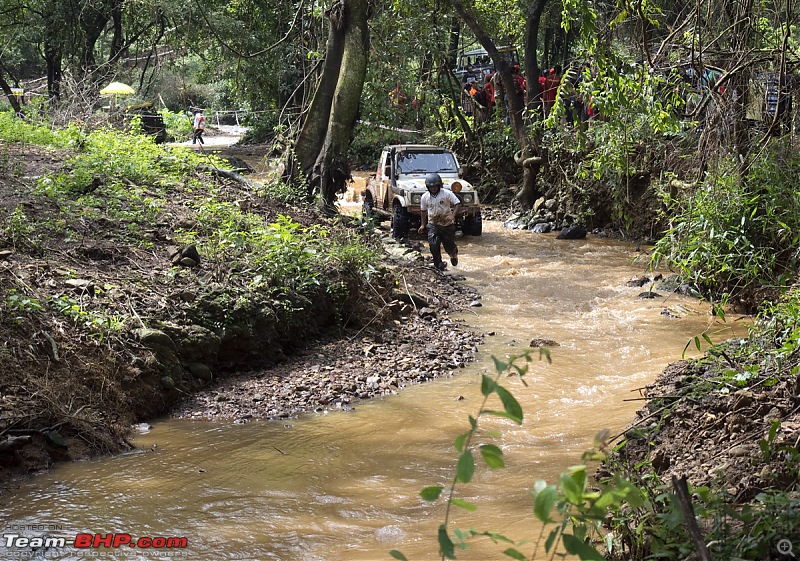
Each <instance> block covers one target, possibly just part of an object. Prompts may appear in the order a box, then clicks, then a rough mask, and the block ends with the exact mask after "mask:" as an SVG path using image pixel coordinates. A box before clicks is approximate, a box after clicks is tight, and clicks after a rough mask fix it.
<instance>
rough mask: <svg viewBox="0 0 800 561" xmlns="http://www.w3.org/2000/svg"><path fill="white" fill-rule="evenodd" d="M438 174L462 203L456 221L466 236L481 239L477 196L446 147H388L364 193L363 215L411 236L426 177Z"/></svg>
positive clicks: (416, 224)
mask: <svg viewBox="0 0 800 561" xmlns="http://www.w3.org/2000/svg"><path fill="white" fill-rule="evenodd" d="M432 172H435V173H438V174H439V176H440V177H441V178H442V183H443V184H444V188H445V189H450V190H451V191H453V193H455V194H456V196H457V197H458V198H459V200H460V201H461V206H462V211H461V216H460V217H459V218H458V220H457V221H456V227H457V228H460V229H461V231H462V233H463V234H464V235H468V236H480V235H481V233H482V231H483V225H482V221H481V209H480V201H479V200H478V193H477V192H475V189H474V188H473V187H472V185H470V184H469V182H467V181H465V180H463V179H461V177H460V174H459V167H458V160H457V159H456V156H455V154H453V152H452V151H451V150H448V149H447V148H441V147H439V146H429V145H424V144H395V145H391V146H385V147H384V148H383V151H382V152H381V158H380V161H379V162H378V170H377V172H376V173H374V174H373V175H372V176H371V177H370V178H369V179H368V180H367V185H366V189H365V190H364V192H363V193H362V197H363V201H364V203H363V213H364V217H365V218H368V219H376V220H379V221H380V220H385V219H387V218H391V220H392V236H394V237H395V238H397V239H401V238H405V237H408V232H409V230H410V229H411V228H418V227H419V225H420V209H419V203H420V201H421V200H422V195H423V194H424V193H425V192H426V188H425V175H427V174H428V173H432Z"/></svg>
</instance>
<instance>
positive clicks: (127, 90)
mask: <svg viewBox="0 0 800 561" xmlns="http://www.w3.org/2000/svg"><path fill="white" fill-rule="evenodd" d="M100 93H101V94H111V103H109V105H108V108H109V110H113V109H114V107H115V106H116V105H117V96H118V95H130V94H134V93H136V91H135V90H134V89H133V88H132V87H130V86H129V85H128V84H123V83H122V82H111V83H110V84H109V85H107V86H106V87H105V88H103V89H102V90H100Z"/></svg>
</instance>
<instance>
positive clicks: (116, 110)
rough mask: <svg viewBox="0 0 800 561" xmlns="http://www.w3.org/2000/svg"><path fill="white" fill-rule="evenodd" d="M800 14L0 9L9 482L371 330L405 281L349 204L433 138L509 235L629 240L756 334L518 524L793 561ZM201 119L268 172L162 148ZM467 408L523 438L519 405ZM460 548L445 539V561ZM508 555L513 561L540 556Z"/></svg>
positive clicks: (451, 3) (544, 489)
mask: <svg viewBox="0 0 800 561" xmlns="http://www.w3.org/2000/svg"><path fill="white" fill-rule="evenodd" d="M799 17H800V7H798V6H797V5H796V3H794V2H792V1H791V0H785V1H780V2H778V1H776V2H753V1H752V0H740V1H736V2H730V1H721V0H719V1H718V0H705V1H697V2H693V3H688V2H675V1H665V0H638V1H635V2H629V1H626V0H620V1H615V2H610V1H597V2H582V1H578V0H500V1H491V2H488V1H482V0H422V1H420V2H413V3H412V2H399V1H390V0H336V1H332V2H328V1H325V2H321V1H317V0H310V1H302V0H300V1H291V2H276V1H271V0H265V1H262V2H252V1H249V0H242V1H237V2H218V1H215V0H194V1H192V2H190V3H186V2H171V1H169V0H141V1H139V2H127V1H125V0H49V1H47V2H44V1H38V0H13V1H12V0H0V29H2V33H0V89H2V92H3V94H4V98H3V99H2V101H0V110H2V113H0V172H2V173H1V174H0V175H2V177H0V189H1V190H0V265H2V269H0V310H1V311H2V315H0V331H1V332H2V337H0V341H2V343H0V361H2V363H1V364H0V371H2V374H0V392H1V393H2V396H0V399H1V400H2V402H1V403H0V411H1V412H2V417H1V418H0V437H2V438H3V440H2V441H0V463H1V464H2V468H3V476H4V480H7V479H8V478H9V477H11V476H13V475H19V474H23V473H28V472H31V471H35V470H38V469H42V468H44V467H46V466H47V465H49V464H50V463H52V462H53V461H57V460H60V459H74V458H77V457H84V456H86V455H92V454H99V453H107V452H118V451H119V450H121V449H124V448H125V447H126V443H125V438H126V433H127V431H128V428H129V426H130V424H131V423H132V422H135V421H138V420H142V419H146V418H148V416H151V415H156V414H159V413H163V412H164V411H165V410H166V409H167V408H168V406H169V405H170V404H171V403H174V402H175V401H176V400H177V399H178V398H180V396H181V395H182V394H186V393H187V392H191V391H192V390H193V389H194V388H197V387H200V386H202V385H203V384H204V383H206V382H208V381H209V379H210V376H211V370H210V368H209V365H212V366H213V368H214V369H217V370H220V371H223V370H226V369H227V370H233V369H235V368H237V367H244V366H250V365H252V364H255V363H258V364H265V363H274V362H280V361H282V360H285V358H286V354H290V353H291V352H292V351H294V350H296V347H297V346H298V344H299V343H298V342H299V341H304V340H306V339H308V340H310V339H311V337H312V336H319V335H320V334H325V335H328V336H335V335H336V334H337V333H340V332H341V331H342V330H344V329H361V328H364V327H365V325H364V323H365V322H364V320H363V318H364V317H366V315H368V313H369V314H373V315H374V314H377V312H376V309H382V308H381V305H379V304H376V303H375V301H373V300H370V299H364V298H362V296H361V295H363V294H364V293H370V294H373V295H377V296H379V297H380V298H381V299H389V295H390V293H391V289H392V287H393V286H395V285H396V284H397V274H398V273H397V270H396V269H394V268H392V267H386V266H385V265H384V264H382V263H381V260H382V257H381V255H382V253H381V252H382V251H383V250H382V247H381V243H379V240H378V239H377V238H376V237H375V234H374V231H373V229H372V228H371V227H370V224H369V221H367V220H359V219H358V217H356V218H351V217H341V216H337V215H336V201H337V196H338V195H339V194H340V193H342V192H343V191H345V190H346V188H347V185H348V181H349V179H350V176H351V172H352V171H353V170H369V169H374V166H375V163H376V161H377V158H378V155H379V153H380V150H381V148H382V147H383V146H384V145H388V144H395V143H430V144H436V145H442V146H446V147H448V148H451V149H453V150H454V151H455V152H456V153H457V154H458V156H459V158H460V162H461V165H462V167H463V173H464V176H465V177H466V178H468V179H469V180H470V181H472V182H473V183H474V184H475V185H477V186H478V190H479V193H480V196H481V201H482V203H483V204H484V205H488V207H491V208H492V210H491V212H492V216H497V217H499V218H500V219H502V220H504V221H506V224H507V226H508V227H512V228H525V229H535V228H537V226H538V227H541V225H543V224H546V225H547V227H548V228H555V229H560V228H564V227H567V226H571V225H576V224H577V225H582V226H584V227H586V228H587V229H588V230H589V231H590V232H594V233H602V234H604V235H614V236H619V237H622V238H627V239H630V240H634V241H637V242H639V243H641V244H642V246H646V247H647V248H648V255H649V259H650V262H651V263H652V265H653V266H654V267H655V266H656V265H661V266H667V267H669V268H670V269H671V270H672V271H674V272H675V273H676V274H677V275H678V276H679V282H678V283H677V284H676V286H677V287H678V289H679V290H683V291H686V292H689V293H692V294H695V295H697V296H698V297H702V298H704V299H706V300H707V301H708V303H709V309H710V310H711V311H712V313H714V314H716V315H722V316H724V314H725V312H726V310H729V309H730V308H731V307H734V308H735V309H737V310H739V311H746V312H750V313H753V314H756V316H757V318H758V320H757V321H756V322H755V324H754V325H753V326H752V328H751V329H750V335H749V337H748V338H746V339H742V340H739V341H736V342H725V343H723V342H721V341H715V340H714V339H713V334H710V333H701V334H698V335H697V337H696V338H694V340H693V341H691V342H690V344H692V345H695V346H696V347H697V348H698V349H700V348H701V347H702V348H705V347H708V348H709V352H708V354H707V356H706V357H705V358H704V359H702V360H700V361H685V362H681V363H679V364H677V365H673V366H672V367H671V368H670V369H668V371H667V372H666V373H665V375H664V376H663V377H662V379H661V380H660V381H659V382H658V383H657V384H656V385H655V386H654V387H653V388H651V390H650V393H649V397H650V398H651V400H650V401H649V402H648V405H647V406H646V407H645V409H643V410H642V413H641V414H640V417H639V418H638V419H637V420H636V421H635V423H634V425H632V427H631V429H630V430H629V431H628V432H627V433H625V434H624V435H621V436H622V438H621V439H618V440H615V441H612V442H609V441H605V440H603V439H602V438H601V439H600V441H599V442H598V450H597V451H596V453H595V454H593V455H591V456H590V457H587V462H590V461H595V460H597V459H602V460H603V464H602V467H601V469H600V471H599V472H598V474H597V479H596V480H594V479H592V478H591V477H590V476H589V475H587V474H588V473H589V471H590V470H589V469H588V468H586V467H585V466H584V467H580V468H576V469H574V470H572V471H571V472H569V473H565V474H564V475H563V476H562V478H561V480H560V481H559V482H558V483H557V484H553V485H546V484H542V485H538V486H537V488H536V491H535V495H536V509H535V514H536V516H537V517H539V518H540V519H541V520H542V521H544V522H547V523H554V522H555V521H556V520H557V522H558V523H556V524H555V525H554V529H553V530H552V533H551V534H550V537H549V542H548V548H551V547H552V551H554V552H555V551H556V550H557V549H558V548H559V547H563V548H564V550H565V551H567V552H568V553H571V554H573V555H577V556H578V557H580V558H581V559H603V558H610V559H652V558H669V559H711V558H717V559H735V558H741V559H773V558H775V559H777V558H784V557H786V556H787V555H789V554H791V547H789V550H788V551H787V550H786V543H789V544H790V546H791V544H794V546H795V547H800V530H798V527H800V525H798V521H800V496H798V475H800V448H799V445H798V443H800V419H798V410H799V409H800V404H798V400H799V399H800V381H799V380H800V379H799V378H798V364H799V362H798V345H799V344H800V343H799V341H800V336H798V331H797V321H798V315H800V303H799V302H798V290H797V274H798V265H799V261H798V260H799V258H800V200H799V198H798V194H797V185H798V179H799V178H800V151H798V134H800V119H798V116H797V112H796V110H795V101H794V99H795V97H797V95H798V92H799V91H800V73H798V64H800V50H799V49H800V47H798V43H797V39H796V33H797V21H798V18H799ZM112 82H120V83H123V84H125V85H128V86H130V88H129V90H130V91H132V92H133V93H129V91H128V90H126V89H124V88H123V89H119V90H116V93H113V91H114V90H109V89H107V88H108V87H109V84H111V83H112ZM511 84H514V87H511V86H510V85H511ZM504 85H506V87H504ZM104 91H105V92H108V93H102V92H104ZM198 111H202V112H204V114H205V117H206V120H207V121H206V122H207V129H208V130H210V131H213V130H214V129H215V128H219V127H224V126H241V127H246V129H247V133H246V136H245V138H244V139H243V140H242V144H248V143H249V144H254V145H258V146H260V147H261V149H262V153H263V154H264V155H265V157H266V158H267V159H268V160H269V161H270V162H271V168H272V169H274V170H276V173H275V174H274V176H273V177H272V178H271V179H270V181H269V182H268V183H267V184H258V185H257V186H254V185H253V184H252V183H250V182H248V180H246V179H244V178H243V177H242V176H241V175H239V172H242V171H243V169H242V168H241V166H240V164H241V162H236V161H233V160H223V159H217V158H215V157H213V156H209V155H208V154H205V153H204V152H202V151H193V150H191V149H190V148H187V147H184V148H182V149H180V150H177V149H175V146H174V145H175V144H181V143H185V142H186V140H187V139H188V138H189V136H190V134H191V133H192V119H193V115H194V114H195V113H196V112H198ZM197 148H200V147H199V146H198V147H197ZM198 246H199V247H200V248H201V250H200V252H198V250H197V247H198ZM201 260H202V262H203V263H204V264H208V265H209V266H210V268H209V269H208V270H207V272H206V273H204V274H203V275H198V274H195V272H194V269H193V267H195V266H197V265H198V264H199V263H200V262H201ZM89 261H91V262H92V263H93V265H92V267H91V268H89V266H88V265H87V263H88V262H89ZM97 263H100V265H97ZM98 271H101V272H102V276H103V279H104V282H103V283H102V284H101V283H98V282H95V281H94V280H92V279H94V278H96V275H98ZM408 274H412V273H408ZM417 274H423V273H417ZM93 275H94V276H93ZM153 275H155V276H153ZM64 283H66V286H67V287H68V288H66V289H65V288H64ZM56 287H58V290H56ZM126 298H127V299H126ZM376 306H377V308H376ZM393 313H395V312H393V311H392V310H388V311H385V313H383V315H382V316H381V321H391V319H392V317H393V316H392V314H393ZM379 323H380V322H379ZM198 326H199V327H198ZM255 328H257V330H258V331H260V332H268V333H269V334H270V337H271V341H273V342H274V343H275V344H274V345H273V346H271V347H269V348H268V349H265V348H264V346H263V345H261V344H260V343H259V342H258V341H254V340H253V337H252V333H253V330H254V329H255ZM176 342H177V343H176ZM519 358H521V357H519ZM512 364H513V361H512V362H511V363H509V364H507V365H503V364H500V365H499V366H498V368H499V369H500V370H502V368H501V366H502V367H508V368H510V369H511V370H512V371H513V370H514V367H513V366H512ZM52 377H55V378H54V379H55V381H53V379H52ZM498 388H499V389H498ZM482 389H483V391H484V392H485V395H488V394H490V393H493V392H497V393H498V395H501V398H502V400H503V404H504V405H505V407H506V411H505V413H506V414H507V416H509V418H514V411H515V406H514V401H513V397H512V396H507V395H506V394H507V392H506V393H503V391H504V390H502V388H501V387H500V386H498V385H497V384H496V383H494V385H493V383H491V382H487V383H486V384H485V386H484V387H483V388H482ZM501 390H502V391H501ZM473 430H477V427H476V426H473ZM699 442H701V443H702V444H703V446H702V447H701V446H698V443H699ZM484 452H485V451H484ZM490 452H491V453H489V454H488V455H487V454H486V453H484V454H483V458H484V460H485V461H486V463H487V464H489V465H490V467H499V464H502V461H499V464H498V459H497V457H496V456H495V452H494V451H490ZM498 452H499V450H498ZM459 453H460V454H461V456H460V457H461V458H462V459H463V458H466V454H469V458H470V459H471V458H472V456H471V454H472V450H471V448H470V447H469V438H466V439H465V440H462V441H461V448H459ZM723 460H724V461H723ZM470 465H471V464H470V463H469V461H467V460H464V462H462V461H459V465H458V474H457V476H456V480H455V481H454V483H467V482H468V481H469V479H470V477H471V471H470V470H469V466H470ZM590 465H592V466H596V463H595V464H590ZM712 466H713V467H715V468H716V469H711V467H712ZM719 466H724V469H723V468H720V467H719ZM473 468H474V466H473ZM687 475H688V476H690V477H689V483H688V484H687ZM743 481H744V482H745V483H744V484H743V485H739V484H738V483H741V482H743ZM441 491H442V490H441V489H439V490H438V491H437V490H435V489H433V490H431V489H426V490H425V491H424V492H423V497H424V498H426V499H429V500H436V499H437V498H438V497H439V493H440V492H441ZM450 500H451V501H452V500H453V499H452V497H451V499H450ZM456 506H462V507H463V506H464V505H463V504H462V505H458V504H457V505H456ZM562 521H563V524H562ZM468 537H469V536H467V535H463V534H459V533H453V532H452V531H451V529H450V528H449V527H448V525H447V521H445V523H444V524H443V526H442V530H441V532H440V534H439V546H440V548H441V553H442V556H443V558H444V557H446V558H454V557H455V556H456V546H457V545H459V544H460V543H462V542H463V541H466V540H467V539H468ZM495 537H497V536H495ZM500 538H501V537H498V539H500ZM786 540H789V541H788V542H786ZM501 541H502V540H501ZM519 547H521V546H519V544H516V545H514V546H513V547H509V549H508V550H507V551H506V552H505V553H506V555H507V556H509V557H511V558H515V559H526V558H527V557H526V556H525V555H523V554H522V553H521V552H520V550H519ZM598 551H600V552H602V553H598ZM392 555H393V556H394V557H395V558H398V559H403V558H404V556H403V554H402V553H401V552H399V551H395V552H392ZM604 556H605V557H604ZM791 557H794V555H791ZM787 558H788V557H787Z"/></svg>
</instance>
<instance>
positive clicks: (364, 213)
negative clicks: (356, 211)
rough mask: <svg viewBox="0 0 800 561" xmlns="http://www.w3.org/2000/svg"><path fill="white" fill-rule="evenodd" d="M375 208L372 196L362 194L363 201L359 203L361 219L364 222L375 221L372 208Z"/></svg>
mask: <svg viewBox="0 0 800 561" xmlns="http://www.w3.org/2000/svg"><path fill="white" fill-rule="evenodd" d="M374 208H375V206H374V204H373V202H372V196H371V195H366V196H364V202H363V203H362V204H361V219H362V220H363V221H364V222H374V221H375V212H374V211H373V209H374Z"/></svg>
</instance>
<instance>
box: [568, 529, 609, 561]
mask: <svg viewBox="0 0 800 561" xmlns="http://www.w3.org/2000/svg"><path fill="white" fill-rule="evenodd" d="M561 537H562V539H563V540H564V548H565V549H566V550H567V553H572V554H573V555H577V556H578V557H579V558H580V559H581V561H586V560H588V561H605V557H603V556H602V555H600V554H599V553H598V552H597V550H596V549H595V548H593V547H592V546H591V545H589V544H588V543H586V542H584V541H583V540H579V539H578V538H576V537H575V536H573V535H572V534H564V535H563V536H561Z"/></svg>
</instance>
